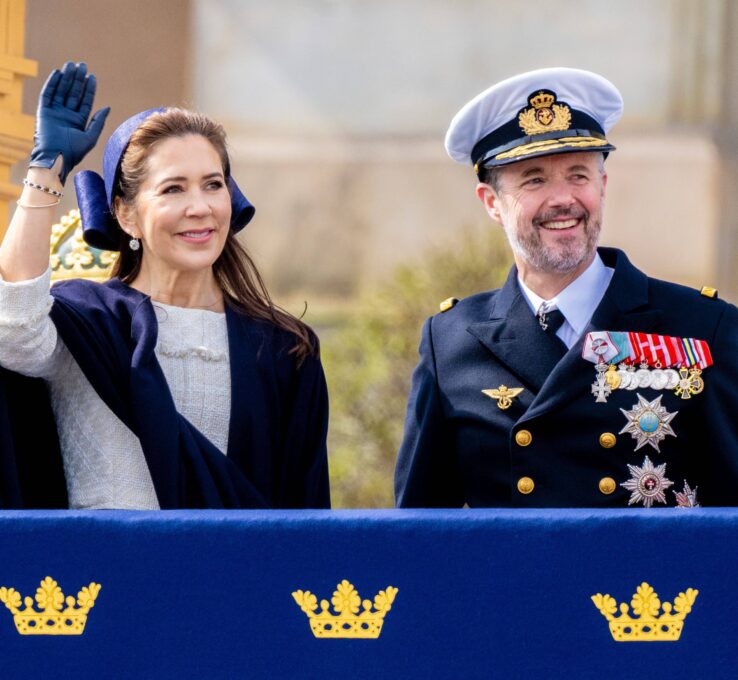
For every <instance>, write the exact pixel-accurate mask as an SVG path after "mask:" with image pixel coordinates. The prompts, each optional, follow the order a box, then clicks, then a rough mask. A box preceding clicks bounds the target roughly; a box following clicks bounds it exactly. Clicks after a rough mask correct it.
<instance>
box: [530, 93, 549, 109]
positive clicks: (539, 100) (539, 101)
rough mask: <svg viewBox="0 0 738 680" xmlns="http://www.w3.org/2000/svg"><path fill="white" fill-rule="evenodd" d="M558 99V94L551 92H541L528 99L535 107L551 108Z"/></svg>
mask: <svg viewBox="0 0 738 680" xmlns="http://www.w3.org/2000/svg"><path fill="white" fill-rule="evenodd" d="M555 101H556V96H555V95H553V94H551V93H550V92H543V91H541V92H539V93H538V94H535V95H533V96H532V97H530V98H529V99H528V103H529V104H530V105H531V106H532V107H533V108H534V109H550V108H551V107H552V106H553V103H554V102H555Z"/></svg>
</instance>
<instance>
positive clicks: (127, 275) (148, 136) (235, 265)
mask: <svg viewBox="0 0 738 680" xmlns="http://www.w3.org/2000/svg"><path fill="white" fill-rule="evenodd" d="M185 135H200V136H201V137H204V138H205V139H207V140H208V141H209V142H210V143H211V144H212V145H213V148H214V149H215V150H216V151H217V153H218V155H219V156H220V160H221V164H222V166H223V174H224V175H225V178H226V180H227V179H228V177H229V176H230V174H231V164H230V160H229V158H228V151H227V149H226V135H225V130H224V129H223V126H222V125H220V124H219V123H216V122H215V121H214V120H212V119H211V118H208V116H206V115H204V114H202V113H196V112H194V111H188V110H186V109H179V108H168V109H164V110H163V111H160V112H157V113H153V114H152V115H151V116H149V117H148V118H147V119H146V120H145V121H144V122H143V123H142V124H141V125H140V126H139V127H138V128H137V129H136V131H135V132H134V133H133V135H132V136H131V139H130V141H129V143H128V146H127V148H126V151H125V153H124V154H123V158H122V159H121V164H120V168H119V171H118V176H117V178H116V182H115V188H114V190H113V214H115V209H116V206H117V205H118V202H119V201H122V202H123V203H125V204H126V205H133V204H134V203H135V201H136V197H137V196H138V192H139V190H140V188H141V185H142V184H143V181H144V179H145V177H146V172H147V171H148V163H147V161H148V158H149V156H150V154H151V152H152V151H153V149H154V148H155V146H156V145H157V143H159V142H161V141H163V140H165V139H169V138H171V137H184V136H185ZM128 241H129V236H128V235H127V234H126V233H125V232H124V231H123V230H122V229H121V236H120V257H119V258H118V259H117V260H116V262H115V265H114V266H113V271H112V274H111V276H117V277H118V278H119V279H120V280H121V281H123V282H124V283H130V282H131V281H133V280H134V279H135V278H136V276H138V273H139V271H140V270H141V261H142V258H143V249H140V250H137V251H134V250H131V249H130V248H129V247H128ZM213 273H214V274H215V279H216V281H217V282H218V285H219V286H220V288H221V290H222V291H223V294H224V296H225V299H226V303H227V304H230V305H231V306H233V307H235V308H236V309H238V310H239V311H240V312H242V313H244V314H246V315H248V316H251V317H253V318H255V319H261V320H263V321H267V322H269V323H272V324H274V325H275V326H277V327H278V328H281V329H282V330H285V331H288V332H290V333H292V334H293V335H294V336H295V345H294V347H293V348H292V349H291V350H290V353H292V354H295V355H296V356H297V359H298V362H299V363H302V361H303V360H304V359H305V358H306V357H308V356H311V355H312V356H318V354H319V347H318V339H317V337H316V336H315V334H314V333H313V332H312V330H311V329H310V328H309V327H308V326H307V325H306V324H304V323H303V322H302V321H300V320H299V319H297V318H295V317H294V316H292V315H291V314H289V313H288V312H286V311H285V310H283V309H281V308H279V307H277V306H276V305H275V304H274V303H273V302H272V299H271V297H270V296H269V293H268V291H267V289H266V286H265V284H264V280H263V279H262V277H261V275H260V274H259V271H258V270H257V268H256V265H255V263H254V261H253V260H252V259H251V257H250V256H249V254H248V252H247V251H246V249H245V248H244V247H243V245H241V243H239V241H238V239H237V238H236V236H235V234H234V233H233V232H232V231H229V233H228V237H227V238H226V242H225V247H224V248H223V252H221V254H220V255H219V257H218V259H217V260H216V261H215V262H214V263H213Z"/></svg>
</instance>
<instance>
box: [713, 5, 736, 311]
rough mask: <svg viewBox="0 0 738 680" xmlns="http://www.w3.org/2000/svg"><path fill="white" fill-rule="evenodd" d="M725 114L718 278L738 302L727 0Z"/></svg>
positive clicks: (731, 20)
mask: <svg viewBox="0 0 738 680" xmlns="http://www.w3.org/2000/svg"><path fill="white" fill-rule="evenodd" d="M722 31H723V36H724V40H723V44H722V48H723V49H722V52H721V56H722V67H723V72H724V74H725V78H724V80H723V88H722V92H721V95H722V97H721V115H720V119H719V125H718V126H717V129H716V132H715V141H716V143H717V145H718V148H719V149H720V155H721V160H722V163H721V172H720V182H721V185H720V242H721V249H720V253H719V257H718V281H719V284H720V286H722V288H723V290H721V291H720V294H721V297H726V298H728V299H729V300H730V301H731V302H733V303H737V302H738V266H736V261H737V260H738V92H737V91H736V86H735V85H736V77H738V76H737V75H736V74H738V45H737V44H736V41H738V4H737V3H735V2H731V1H730V0H727V1H726V3H725V7H724V15H723V22H722Z"/></svg>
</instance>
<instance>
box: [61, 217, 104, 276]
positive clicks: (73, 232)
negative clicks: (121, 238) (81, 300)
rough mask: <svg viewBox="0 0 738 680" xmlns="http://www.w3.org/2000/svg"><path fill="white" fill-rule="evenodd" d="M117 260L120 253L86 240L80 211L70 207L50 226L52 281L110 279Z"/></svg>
mask: <svg viewBox="0 0 738 680" xmlns="http://www.w3.org/2000/svg"><path fill="white" fill-rule="evenodd" d="M117 259H118V253H115V252H112V251H110V250H99V249H98V248H92V247H91V246H89V245H87V243H85V240H84V238H83V236H82V219H81V217H80V213H79V210H76V209H75V210H70V211H69V213H67V214H66V215H64V217H62V218H61V221H60V222H59V223H58V224H55V225H53V226H52V227H51V243H50V244H49V261H50V264H51V280H52V281H63V280H64V279H91V280H92V281H97V282H102V281H107V280H108V279H109V278H110V270H111V269H112V266H113V263H114V262H115V261H116V260H117Z"/></svg>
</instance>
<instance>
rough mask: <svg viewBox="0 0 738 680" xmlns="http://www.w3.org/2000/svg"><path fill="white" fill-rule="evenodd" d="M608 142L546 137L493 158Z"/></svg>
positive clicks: (526, 154)
mask: <svg viewBox="0 0 738 680" xmlns="http://www.w3.org/2000/svg"><path fill="white" fill-rule="evenodd" d="M609 145H610V142H608V141H607V140H606V139H600V138H598V137H560V138H559V139H546V140H544V141H541V142H531V143H530V144H523V145H522V146H516V147H515V148H514V149H510V150H509V151H505V152H503V153H500V154H497V155H496V156H494V160H496V161H501V160H505V159H507V158H517V157H518V156H528V155H530V154H533V153H539V152H549V151H557V150H558V149H567V148H586V149H589V148H597V147H600V146H609Z"/></svg>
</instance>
